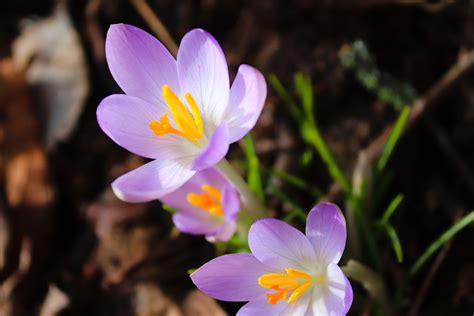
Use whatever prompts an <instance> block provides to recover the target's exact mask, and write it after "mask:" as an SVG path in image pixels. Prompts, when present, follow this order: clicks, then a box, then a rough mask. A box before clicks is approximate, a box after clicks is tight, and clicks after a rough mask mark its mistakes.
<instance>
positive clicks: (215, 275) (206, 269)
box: [191, 253, 272, 302]
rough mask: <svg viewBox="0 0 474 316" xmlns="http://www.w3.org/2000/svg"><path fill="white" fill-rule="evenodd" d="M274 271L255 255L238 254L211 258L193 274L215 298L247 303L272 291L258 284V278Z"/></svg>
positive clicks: (202, 287) (198, 285) (196, 280)
mask: <svg viewBox="0 0 474 316" xmlns="http://www.w3.org/2000/svg"><path fill="white" fill-rule="evenodd" d="M271 272H272V270H270V269H268V268H267V267H265V266H264V265H263V264H261V263H260V262H259V261H258V260H257V259H255V257H254V256H253V255H252V254H249V253H237V254H230V255H224V256H221V257H218V258H215V259H213V260H211V261H209V262H208V263H206V264H205V265H203V266H202V267H200V268H199V269H198V270H196V271H195V272H194V273H193V274H191V279H192V280H193V282H194V284H195V285H196V286H197V287H198V288H199V289H200V290H201V291H202V292H204V293H206V294H207V295H209V296H211V297H213V298H216V299H218V300H222V301H235V302H245V301H251V300H253V299H256V298H258V297H260V296H262V295H263V294H264V293H265V292H267V291H268V290H267V289H264V288H263V287H261V286H260V285H259V284H258V278H259V277H260V276H262V275H263V274H266V273H271Z"/></svg>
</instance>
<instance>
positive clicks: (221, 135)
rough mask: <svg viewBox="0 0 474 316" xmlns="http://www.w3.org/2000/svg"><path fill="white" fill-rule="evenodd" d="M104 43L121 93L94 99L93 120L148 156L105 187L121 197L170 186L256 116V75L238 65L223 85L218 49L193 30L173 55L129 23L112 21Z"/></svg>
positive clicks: (203, 165) (156, 193)
mask: <svg viewBox="0 0 474 316" xmlns="http://www.w3.org/2000/svg"><path fill="white" fill-rule="evenodd" d="M105 45H106V47H105V49H106V57H107V63H108V65H109V68H110V71H111V73H112V76H113V77H114V79H115V81H117V83H118V85H119V86H120V88H122V90H123V91H124V92H125V93H126V94H116V95H111V96H108V97H107V98H105V99H104V100H103V101H102V102H101V103H100V105H99V107H98V109H97V120H98V122H99V125H100V127H101V128H102V130H103V131H104V132H105V133H106V134H107V135H108V136H109V137H110V138H112V139H113V140H114V141H115V142H116V143H117V144H119V145H120V146H122V147H124V148H126V149H128V150H129V151H131V152H133V153H135V154H137V155H140V156H143V157H146V158H151V159H154V161H152V162H150V163H148V164H146V165H144V166H142V167H140V168H138V169H135V170H133V171H131V172H129V173H127V174H125V175H123V176H122V177H120V178H118V179H117V180H116V181H115V182H114V183H113V184H112V187H113V189H114V192H115V193H116V194H117V196H118V197H120V198H121V199H123V200H126V201H129V202H145V201H149V200H153V199H157V198H160V197H162V196H163V195H165V194H168V193H170V192H172V191H174V190H175V189H176V188H178V187H179V186H181V185H182V184H183V183H184V182H186V181H187V180H188V179H190V178H191V177H192V176H193V175H194V174H195V172H196V171H198V170H203V169H207V168H209V167H211V166H213V165H214V164H216V163H217V162H219V161H220V160H221V159H222V158H223V157H224V156H225V155H226V153H227V151H228V148H229V144H231V143H233V142H236V141H237V140H239V139H241V138H242V137H243V136H244V135H245V134H246V133H247V132H248V131H249V130H250V129H251V128H252V127H253V126H254V125H255V123H256V121H257V118H258V117H259V115H260V112H261V110H262V107H263V104H264V101H265V98H266V83H265V79H264V78H263V76H262V74H261V73H260V72H259V71H258V70H256V69H255V68H253V67H251V66H248V65H241V66H240V67H239V70H238V72H237V76H236V78H235V80H234V82H233V84H232V87H230V84H229V73H228V69H227V63H226V60H225V57H224V53H223V52H222V49H221V48H220V46H219V44H218V43H217V42H216V40H215V39H214V38H213V37H212V36H211V35H210V34H208V33H207V32H205V31H203V30H201V29H194V30H192V31H190V32H188V33H187V34H186V35H185V36H184V37H183V39H182V41H181V44H180V47H179V51H178V56H177V59H176V60H175V59H174V58H173V56H171V54H170V53H169V52H168V50H167V49H166V48H165V47H164V46H163V45H162V44H161V43H160V42H159V41H158V40H157V39H155V38H154V37H153V36H151V35H150V34H148V33H146V32H144V31H142V30H140V29H138V28H136V27H133V26H130V25H124V24H116V25H112V26H111V27H110V29H109V31H108V33H107V39H106V44H105Z"/></svg>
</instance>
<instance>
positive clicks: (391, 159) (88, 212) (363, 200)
mask: <svg viewBox="0 0 474 316" xmlns="http://www.w3.org/2000/svg"><path fill="white" fill-rule="evenodd" d="M148 9H151V11H147V10H148ZM146 12H154V14H155V15H156V16H155V17H153V14H152V18H151V20H150V16H149V15H147V13H146ZM156 17H159V19H160V20H161V22H162V23H163V24H164V25H165V26H166V28H167V30H168V31H169V33H170V34H171V37H172V38H173V39H174V40H175V41H177V42H178V43H179V39H180V38H181V37H182V36H183V35H184V34H185V33H186V32H187V31H188V30H190V29H192V28H195V27H201V28H204V29H206V30H207V31H209V32H210V33H211V34H213V35H214V36H215V37H216V38H217V40H218V41H219V43H220V44H221V45H222V47H223V50H224V52H225V55H226V58H227V61H228V63H229V66H230V72H231V76H234V75H235V71H236V69H237V67H238V65H239V64H241V63H247V64H251V65H253V66H255V67H257V68H258V69H260V70H261V71H262V72H263V73H264V74H265V76H266V77H267V79H268V85H269V89H268V90H269V95H268V99H267V101H266V104H265V107H264V110H263V113H262V116H261V117H260V119H259V121H258V123H257V126H256V128H255V129H254V130H253V133H252V138H253V142H252V139H250V138H248V139H247V141H246V142H242V143H240V144H235V145H233V147H232V148H231V151H230V153H229V160H230V161H231V162H232V163H233V164H234V165H235V166H236V167H237V168H238V169H239V170H240V171H241V172H242V174H245V172H250V171H251V172H253V173H254V174H255V172H257V173H258V176H259V177H260V179H261V183H260V184H258V188H257V189H258V190H260V191H261V192H262V195H263V196H264V198H265V202H266V205H268V207H269V209H270V210H271V212H272V214H273V215H275V216H277V217H279V218H285V219H286V220H287V221H290V222H292V223H293V224H294V225H295V226H297V227H299V228H302V227H303V226H304V213H305V212H307V210H309V209H310V208H311V207H312V206H313V205H314V204H315V203H316V202H317V201H318V200H321V199H324V200H330V201H333V202H335V203H338V204H339V205H340V206H341V208H343V209H346V210H350V209H354V208H355V209H357V207H359V208H360V209H362V210H363V211H364V212H366V213H367V214H368V215H367V216H368V218H370V219H373V222H374V223H375V222H377V219H379V218H382V220H380V221H378V222H377V223H378V226H377V225H374V227H373V228H370V231H371V232H373V234H374V236H376V245H375V249H376V253H375V258H374V257H371V256H370V254H367V251H366V249H365V248H364V247H363V246H362V247H361V248H362V249H357V247H356V248H355V249H349V250H348V254H347V255H346V256H345V258H344V259H343V262H344V261H346V260H347V259H349V258H356V259H358V260H359V261H361V262H364V263H366V264H367V265H368V266H370V267H371V268H373V269H374V270H375V271H377V272H378V273H379V275H380V276H381V277H382V279H383V282H384V287H385V290H386V292H387V297H388V299H389V302H388V303H387V302H386V303H387V304H389V305H390V308H389V310H390V311H391V312H392V313H393V314H394V315H447V314H448V313H449V314H450V315H471V314H472V313H473V312H474V264H473V262H474V261H473V259H474V252H473V240H474V235H473V229H472V225H469V223H467V226H466V225H464V226H466V227H465V228H464V229H462V230H460V229H459V233H458V234H457V235H456V236H454V237H453V238H451V239H450V238H444V239H443V238H442V240H441V241H442V242H441V243H439V244H437V247H435V248H436V249H435V250H436V251H434V250H433V251H432V252H431V256H430V257H429V259H427V260H425V261H423V260H421V261H423V262H422V263H423V264H422V265H421V264H420V265H419V266H416V264H415V266H414V263H417V262H419V261H418V259H419V258H420V255H421V254H422V253H424V251H425V250H426V249H427V247H429V246H430V245H432V243H433V241H435V240H437V238H438V237H439V236H440V235H442V233H443V232H446V231H449V230H450V228H452V227H453V224H454V223H456V222H457V221H458V220H459V219H461V218H464V216H466V215H467V214H469V212H471V210H472V209H473V207H474V172H473V170H474V89H473V84H474V73H473V72H472V68H473V66H474V50H473V49H474V1H467V0H466V1H461V0H458V1H456V0H438V1H430V0H419V1H418V0H362V1H361V0H320V1H316V0H315V1H311V0H294V1H270V0H261V1H217V0H202V1H198V0H180V1H173V0H149V1H146V2H145V1H139V0H130V1H128V0H81V1H79V0H70V1H52V0H42V1H34V0H16V1H10V0H7V1H2V2H1V3H0V145H1V152H0V175H1V180H0V181H1V191H0V315H14V316H23V315H26V316H29V315H40V316H53V315H62V316H66V315H119V316H120V315H123V316H126V315H137V316H154V315H202V316H211V315H225V314H227V313H228V314H233V313H235V311H236V310H237V309H238V308H239V306H240V304H237V303H235V304H231V303H222V302H219V303H218V302H216V301H214V300H212V299H210V298H207V297H205V296H204V295H203V294H201V293H199V292H198V291H197V290H195V289H194V287H193V284H192V283H191V281H190V279H189V277H188V270H190V269H194V268H197V267H199V266H200V265H202V264H203V263H204V262H206V261H207V260H209V259H211V258H213V257H214V256H215V255H216V254H218V253H222V251H223V249H222V247H217V248H216V247H215V246H214V245H211V244H209V243H207V242H206V241H205V240H204V239H203V238H200V237H193V236H189V235H183V234H179V233H178V232H176V231H175V229H173V226H172V223H171V220H170V214H169V213H168V212H166V211H165V210H163V209H162V207H161V205H160V203H159V202H153V203H146V204H127V203H123V202H121V201H119V200H118V199H117V198H116V197H115V196H114V195H113V193H112V192H111V190H110V183H111V181H113V179H115V178H116V177H117V176H119V175H121V174H122V173H124V172H126V171H128V170H131V169H133V168H135V167H137V166H138V165H140V164H142V163H143V162H144V160H143V159H142V158H140V157H136V156H133V155H132V154H130V153H128V152H126V150H124V149H122V148H120V147H119V146H117V145H116V144H115V143H114V142H113V141H111V140H110V139H109V138H108V137H107V136H106V135H105V134H104V133H103V132H102V131H101V130H100V129H99V127H98V124H97V121H96V116H95V111H96V108H97V105H98V104H99V102H100V101H101V100H102V99H103V98H104V97H105V96H107V95H110V94H113V93H121V91H120V89H119V88H118V86H117V85H116V83H115V82H114V80H113V78H112V77H111V75H110V72H109V70H108V67H107V63H106V60H105V56H104V41H105V36H106V33H107V29H108V27H109V25H110V24H113V23H128V24H133V25H135V26H138V27H140V28H142V29H145V30H147V31H149V32H150V33H154V31H155V29H154V27H153V21H155V22H156V20H153V19H154V18H155V19H156ZM410 110H411V111H410ZM302 114H303V115H302ZM304 114H306V115H304ZM308 114H309V115H308ZM308 117H311V118H312V119H311V122H309V123H307V122H306V121H305V120H307V119H308ZM313 119H314V120H313ZM395 122H397V124H394V123H395ZM307 124H309V125H307ZM308 126H309V127H308ZM302 127H305V128H307V129H306V130H305V128H302ZM308 129H309V130H310V132H308ZM394 131H395V132H394ZM397 131H398V134H397ZM315 133H316V134H317V135H319V136H320V137H321V138H322V139H324V142H325V144H326V145H327V146H326V150H327V151H329V152H330V157H333V158H334V159H333V161H331V159H329V160H328V157H327V155H326V156H325V155H324V146H322V145H321V143H320V142H319V143H318V141H317V140H315V139H317V137H316V138H314V137H312V136H311V135H315ZM386 144H391V145H390V146H391V148H390V146H386ZM392 145H393V146H392ZM395 145H396V146H395ZM387 147H389V148H388V149H387ZM254 153H256V156H255V155H254ZM257 157H258V160H256V161H257V163H256V165H255V164H252V163H249V161H254V162H255V159H257ZM379 157H383V159H382V160H380V158H379ZM250 158H252V159H254V160H252V159H250ZM335 162H337V165H338V168H339V170H340V171H341V172H342V174H344V177H343V178H345V180H341V179H340V177H339V178H338V176H337V174H336V175H335V174H334V172H331V170H330V166H331V164H334V163H335ZM255 166H257V168H256V167H255ZM332 170H334V169H332ZM374 170H375V171H374ZM361 179H362V180H361ZM338 180H341V181H338ZM345 181H346V182H349V183H350V186H351V187H352V189H353V192H359V194H358V195H357V197H358V203H359V204H357V205H358V206H357V207H354V204H352V203H351V201H353V199H349V198H347V192H346V190H345V189H344V183H345ZM358 190H359V191H358ZM360 192H363V194H362V193H360ZM395 210H396V211H395ZM389 218H390V221H389V222H388V219H389ZM349 220H350V219H349ZM469 226H470V227H469ZM451 232H452V231H451ZM448 235H449V234H448ZM445 237H446V236H445ZM448 239H449V240H448ZM352 283H353V287H354V290H355V295H354V297H355V301H354V304H353V307H352V309H351V311H350V315H376V314H377V311H378V308H377V305H378V303H377V297H374V296H373V295H370V291H369V292H367V290H366V289H365V288H364V286H362V285H360V284H359V283H357V282H352ZM378 314H380V312H379V313H378Z"/></svg>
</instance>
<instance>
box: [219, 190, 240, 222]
mask: <svg viewBox="0 0 474 316" xmlns="http://www.w3.org/2000/svg"><path fill="white" fill-rule="evenodd" d="M222 208H223V209H224V217H225V219H226V220H227V221H236V220H237V216H238V215H239V211H240V201H239V194H238V193H237V190H235V188H234V187H233V186H232V185H230V184H226V185H225V186H224V187H223V189H222Z"/></svg>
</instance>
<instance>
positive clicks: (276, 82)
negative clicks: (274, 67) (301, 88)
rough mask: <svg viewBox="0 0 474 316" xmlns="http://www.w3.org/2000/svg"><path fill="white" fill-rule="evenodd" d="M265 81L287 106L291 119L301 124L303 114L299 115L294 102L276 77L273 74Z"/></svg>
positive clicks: (299, 111)
mask: <svg viewBox="0 0 474 316" xmlns="http://www.w3.org/2000/svg"><path fill="white" fill-rule="evenodd" d="M267 79H268V82H269V83H270V85H271V86H272V87H273V89H274V90H275V91H276V93H278V95H279V96H280V98H282V100H283V101H284V102H285V103H286V104H287V105H288V109H289V111H290V114H291V115H292V116H293V118H294V119H295V120H296V121H297V122H302V121H303V119H304V116H303V113H301V110H300V109H299V108H298V105H297V104H296V102H295V100H294V99H293V98H292V97H291V95H290V93H289V92H288V91H287V90H286V89H285V87H283V84H282V83H281V81H280V80H279V79H278V77H277V76H276V75H275V74H270V75H269V76H268V77H267Z"/></svg>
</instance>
